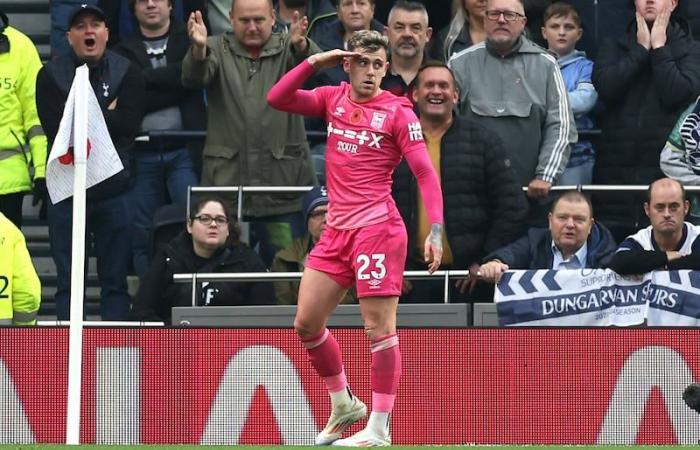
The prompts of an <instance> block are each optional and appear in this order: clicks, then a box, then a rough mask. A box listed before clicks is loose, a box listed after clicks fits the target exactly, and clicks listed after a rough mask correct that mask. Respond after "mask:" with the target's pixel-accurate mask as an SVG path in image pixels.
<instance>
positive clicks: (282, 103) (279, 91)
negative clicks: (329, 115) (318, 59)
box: [267, 59, 326, 117]
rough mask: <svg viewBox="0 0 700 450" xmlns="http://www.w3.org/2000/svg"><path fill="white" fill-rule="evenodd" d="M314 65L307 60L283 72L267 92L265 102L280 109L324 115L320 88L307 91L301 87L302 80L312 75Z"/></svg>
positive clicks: (295, 112) (309, 114) (323, 102)
mask: <svg viewBox="0 0 700 450" xmlns="http://www.w3.org/2000/svg"><path fill="white" fill-rule="evenodd" d="M314 71H315V69H314V66H312V65H311V63H309V61H308V60H306V59H305V60H304V61H302V62H301V63H299V64H298V65H297V66H296V67H295V68H293V69H292V70H290V71H289V72H287V73H286V74H284V76H283V77H282V78H280V79H279V81H277V83H275V85H274V86H272V89H270V92H268V93H267V103H268V104H269V105H270V106H272V107H273V108H275V109H278V110H280V111H284V112H288V113H293V114H303V115H305V116H320V117H324V116H325V113H326V101H325V98H324V96H323V92H322V88H318V89H314V90H311V91H307V90H304V89H301V87H302V85H303V84H304V82H305V81H306V80H307V79H308V78H309V77H310V76H311V75H313V73H314Z"/></svg>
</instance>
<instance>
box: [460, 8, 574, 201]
mask: <svg viewBox="0 0 700 450" xmlns="http://www.w3.org/2000/svg"><path fill="white" fill-rule="evenodd" d="M526 23H527V19H526V17H525V15H524V9H523V5H522V3H521V2H520V1H519V0H489V1H488V4H487V10H486V18H485V24H484V26H485V29H486V33H487V39H486V41H485V42H483V43H481V44H477V45H474V46H472V47H469V48H468V49H466V50H463V51H461V52H459V53H456V54H455V55H453V56H452V58H451V59H450V62H449V65H450V67H451V68H452V70H453V71H454V74H455V78H456V80H457V84H458V85H459V88H460V97H461V98H460V113H461V114H464V115H466V116H467V117H471V118H472V119H474V120H476V121H477V122H480V123H481V124H482V125H484V126H485V127H486V128H488V129H490V130H493V132H494V133H496V134H498V135H499V136H500V137H501V139H502V140H503V142H504V144H505V148H506V151H507V154H508V156H509V158H510V159H511V161H512V163H513V168H514V169H515V173H516V175H517V176H518V179H519V180H520V182H521V183H522V185H523V186H528V196H529V197H531V198H533V199H534V198H543V197H546V196H547V194H548V193H549V189H550V187H551V186H552V185H553V184H555V183H556V181H557V178H558V177H559V175H561V173H562V172H563V170H564V168H565V167H566V163H567V161H568V159H569V153H570V146H571V144H574V143H575V142H576V141H577V133H576V125H575V122H574V115H573V113H572V111H571V107H570V106H569V102H568V99H567V94H566V86H565V85H564V81H563V79H562V76H561V72H560V71H559V67H558V65H557V61H556V59H555V57H554V56H552V55H551V54H549V53H548V52H547V51H546V50H544V49H543V48H541V47H539V46H537V45H535V44H533V43H532V42H530V41H529V40H528V39H527V38H525V36H523V35H522V32H523V29H524V28H525V24H526Z"/></svg>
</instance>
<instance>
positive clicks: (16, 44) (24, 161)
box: [0, 27, 47, 195]
mask: <svg viewBox="0 0 700 450" xmlns="http://www.w3.org/2000/svg"><path fill="white" fill-rule="evenodd" d="M4 33H5V35H6V36H7V38H8V40H9V43H10V51H9V52H5V53H0V195H4V194H13V193H15V192H27V191H30V190H31V189H32V179H31V177H30V174H29V167H30V166H34V178H35V179H36V178H44V177H45V174H46V145H47V144H46V136H45V135H44V131H43V130H42V129H41V123H40V122H39V116H38V115H37V112H36V101H35V91H36V74H37V73H38V72H39V69H40V68H41V60H40V59H39V53H38V52H37V50H36V47H34V44H33V43H32V41H31V40H30V39H29V38H28V37H27V36H25V35H24V34H22V33H20V32H19V31H17V30H16V29H14V28H12V27H7V28H6V29H5V31H4Z"/></svg>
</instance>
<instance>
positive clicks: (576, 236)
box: [470, 191, 615, 283]
mask: <svg viewBox="0 0 700 450" xmlns="http://www.w3.org/2000/svg"><path fill="white" fill-rule="evenodd" d="M614 252H615V240H614V239H613V237H612V234H611V233H610V231H609V230H608V229H607V228H606V227H605V226H603V225H602V224H601V223H598V222H595V221H594V220H593V206H591V202H590V200H589V199H588V197H586V196H585V195H584V194H582V193H581V192H578V191H567V192H565V193H563V194H562V195H561V196H560V197H558V198H557V199H556V200H555V201H554V203H553V204H552V211H551V212H550V213H549V229H546V228H530V229H529V230H528V232H527V234H526V235H525V236H523V237H521V238H520V239H518V240H517V241H515V242H513V243H511V244H509V245H506V246H505V247H503V248H500V249H498V250H496V251H495V252H493V253H491V254H490V255H488V256H487V257H486V258H484V263H483V264H482V265H481V267H480V268H479V269H478V274H479V278H480V279H482V280H484V281H487V282H490V283H498V282H499V281H500V280H501V276H502V275H503V273H504V272H505V271H506V270H512V269H554V270H562V269H582V268H586V269H597V268H603V267H606V266H607V265H608V263H609V261H610V258H611V257H612V255H613V253H614ZM470 272H474V270H470Z"/></svg>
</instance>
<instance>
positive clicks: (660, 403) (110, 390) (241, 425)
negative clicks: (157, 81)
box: [0, 328, 700, 444]
mask: <svg viewBox="0 0 700 450" xmlns="http://www.w3.org/2000/svg"><path fill="white" fill-rule="evenodd" d="M333 332H334V334H335V335H336V337H337V339H338V341H339V343H340V345H341V348H342V349H343V353H344V356H345V363H346V369H347V373H348V379H349V381H350V383H351V386H352V387H353V389H354V391H355V393H356V394H357V395H359V396H360V398H362V399H364V400H365V401H367V402H369V401H370V399H371V394H370V391H369V366H370V356H369V350H368V348H367V342H366V340H365V337H364V333H363V331H362V330H357V329H338V330H333ZM399 337H400V343H401V351H402V354H403V378H402V380H401V387H400V392H399V397H398V400H397V404H396V409H395V413H394V416H393V439H394V443H396V444H428V443H432V444H454V443H472V442H473V443H545V444H557V443H570V444H588V443H596V442H597V443H619V444H627V443H650V444H651V443H654V444H671V443H697V442H698V437H699V436H700V416H698V415H697V414H696V413H695V412H693V411H691V410H690V409H688V408H687V407H686V406H685V405H684V404H683V402H682V399H681V392H682V391H683V388H684V387H685V385H686V384H687V383H689V382H691V381H693V380H694V379H695V378H698V375H699V374H700V360H699V354H700V351H699V350H700V346H699V345H698V344H700V330H696V329H644V328H634V329H510V328H509V329H402V330H400V331H399ZM67 360H68V330H67V329H65V328H63V329H60V328H37V329H12V328H3V329H0V410H2V411H3V420H2V422H1V423H0V442H2V443H7V442H25V443H27V442H40V443H57V442H63V441H64V440H65V422H66V413H65V411H66V394H67V388H66V386H67V372H68V370H67V366H68V363H67ZM82 379H83V399H82V414H81V418H82V428H81V442H84V443H114V444H117V443H122V444H137V443H144V444H151V443H203V444H236V443H241V444H277V443H288V444H310V443H312V441H313V436H314V434H315V433H316V432H317V430H318V429H320V428H321V427H322V426H323V424H324V422H325V420H326V418H327V416H328V413H329V411H328V408H329V406H328V400H327V395H326V393H325V390H324V387H323V385H322V384H321V382H320V381H319V380H318V379H317V377H316V376H315V374H314V372H313V369H312V368H311V366H310V364H309V363H308V361H307V360H306V355H305V353H304V352H303V350H302V348H301V346H300V345H299V343H298V342H297V340H296V337H295V336H294V333H293V331H291V330H287V329H129V328H119V329H114V328H102V329H94V328H92V329H86V330H85V341H84V362H83V378H82ZM361 425H362V424H358V425H356V427H355V429H358V428H359V427H360V426H361Z"/></svg>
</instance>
